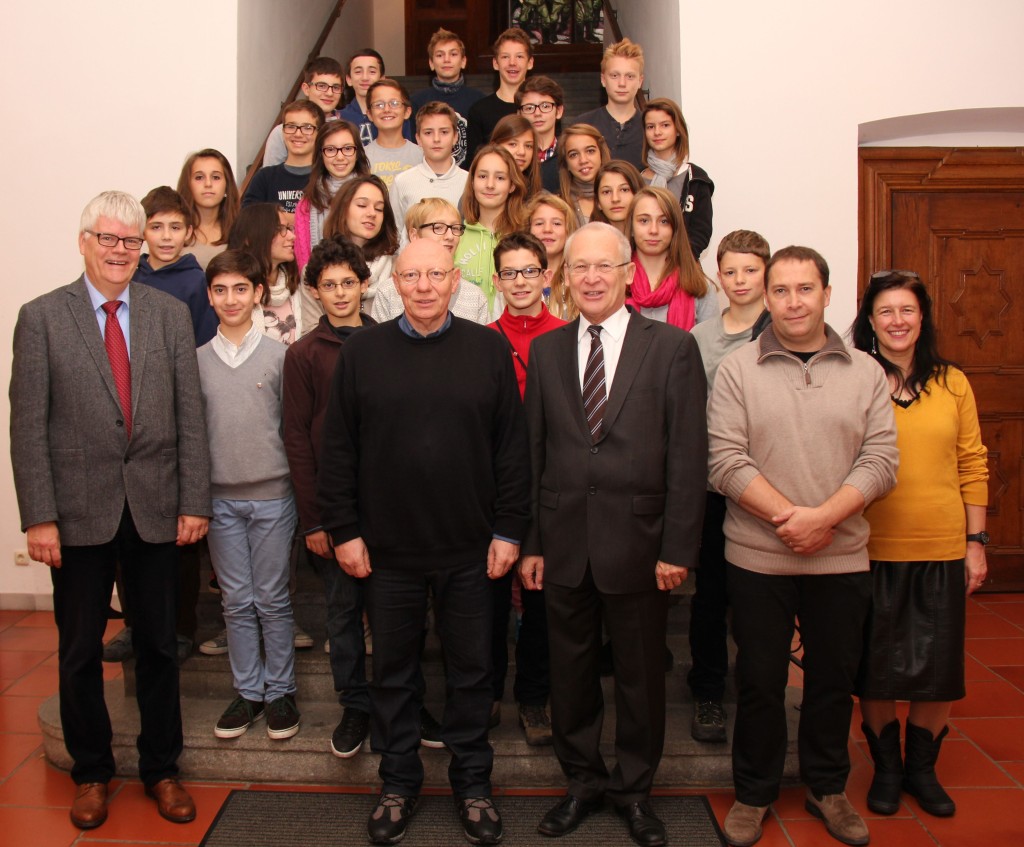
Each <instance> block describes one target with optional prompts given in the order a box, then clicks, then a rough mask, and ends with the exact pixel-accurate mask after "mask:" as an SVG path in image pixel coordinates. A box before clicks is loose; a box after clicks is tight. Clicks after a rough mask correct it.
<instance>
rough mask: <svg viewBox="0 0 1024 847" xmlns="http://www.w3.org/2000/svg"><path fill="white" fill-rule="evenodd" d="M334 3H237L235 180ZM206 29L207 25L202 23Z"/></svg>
mask: <svg viewBox="0 0 1024 847" xmlns="http://www.w3.org/2000/svg"><path fill="white" fill-rule="evenodd" d="M334 3H335V0H303V2H301V3H296V2H294V0H243V2H240V3H238V23H237V29H236V28H235V27H232V28H231V29H230V30H228V32H235V31H237V33H238V38H237V50H238V111H237V117H238V150H239V153H240V154H241V158H242V173H238V172H237V169H236V176H237V177H238V179H239V182H241V180H242V179H243V178H244V176H245V173H244V170H245V167H246V166H247V165H248V164H249V163H250V162H252V160H253V157H255V155H256V153H257V151H258V150H259V149H260V145H261V144H263V140H264V139H265V138H266V137H267V132H268V131H269V130H270V128H271V127H272V126H273V125H274V120H275V118H276V117H277V115H278V112H279V111H280V109H281V106H283V105H284V101H285V98H286V97H287V96H288V92H289V91H290V90H291V87H292V85H294V84H295V79H296V77H297V76H298V75H299V73H301V72H302V69H303V68H304V67H305V65H306V59H307V57H308V56H309V51H310V49H311V48H312V47H313V45H314V44H315V43H316V40H317V38H318V37H319V35H320V31H321V30H322V29H323V28H324V24H325V23H327V18H328V17H330V14H331V11H332V9H333V8H334ZM208 5H209V6H217V5H218V4H217V3H210V4H208ZM145 8H148V7H146V6H140V5H138V4H137V5H136V9H137V10H138V12H137V14H138V13H141V12H142V10H143V9H145ZM154 14H155V13H154ZM204 31H209V30H207V29H206V28H205V26H204ZM328 55H330V54H328ZM342 61H343V60H342Z"/></svg>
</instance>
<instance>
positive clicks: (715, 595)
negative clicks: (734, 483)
mask: <svg viewBox="0 0 1024 847" xmlns="http://www.w3.org/2000/svg"><path fill="white" fill-rule="evenodd" d="M705 504H706V505H705V508H704V529H703V532H702V533H701V539H700V567H698V568H697V571H696V591H695V592H694V594H693V597H692V598H691V600H690V658H691V660H692V662H693V663H692V665H691V667H690V672H689V673H688V674H687V676H686V682H687V684H688V685H689V686H690V691H691V692H692V693H693V699H694V700H715V701H721V699H722V697H723V696H725V677H726V675H727V674H728V673H729V651H728V646H727V643H726V639H727V637H728V627H727V625H726V619H725V616H726V612H727V611H728V608H729V592H728V590H727V587H726V578H725V532H724V531H723V529H722V525H723V523H724V522H725V496H724V495H722V494H718V493H717V492H715V491H709V492H708V493H707V499H706V500H705Z"/></svg>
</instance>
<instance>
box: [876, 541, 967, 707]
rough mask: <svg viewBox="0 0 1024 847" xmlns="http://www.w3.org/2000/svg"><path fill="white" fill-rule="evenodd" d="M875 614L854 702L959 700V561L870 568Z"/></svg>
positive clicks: (963, 600) (961, 570)
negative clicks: (858, 697) (860, 700)
mask: <svg viewBox="0 0 1024 847" xmlns="http://www.w3.org/2000/svg"><path fill="white" fill-rule="evenodd" d="M871 575H872V580H873V587H872V608H871V613H870V614H869V615H868V620H867V623H866V624H865V630H864V655H863V658H862V660H861V667H860V674H859V677H858V685H857V694H858V695H859V696H861V697H863V698H867V699H870V700H911V701H913V700H922V701H946V700H960V699H962V698H963V697H964V696H965V693H966V692H965V689H964V616H965V614H966V596H965V593H964V560H963V559H956V560H954V561H950V562H875V561H872V562H871Z"/></svg>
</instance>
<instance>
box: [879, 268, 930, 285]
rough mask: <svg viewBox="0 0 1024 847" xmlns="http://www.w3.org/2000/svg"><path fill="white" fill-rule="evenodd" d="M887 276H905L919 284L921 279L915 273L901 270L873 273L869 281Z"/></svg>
mask: <svg viewBox="0 0 1024 847" xmlns="http://www.w3.org/2000/svg"><path fill="white" fill-rule="evenodd" d="M887 276H905V277H909V278H910V279H916V280H918V282H920V280H921V277H920V276H918V274H917V271H901V270H887V271H875V272H874V273H873V274H871V279H872V280H876V279H884V278H885V277H887Z"/></svg>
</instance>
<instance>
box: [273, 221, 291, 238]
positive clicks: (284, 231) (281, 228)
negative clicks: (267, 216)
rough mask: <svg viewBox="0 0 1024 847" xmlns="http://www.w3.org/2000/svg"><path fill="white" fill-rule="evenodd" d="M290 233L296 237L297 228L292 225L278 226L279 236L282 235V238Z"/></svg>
mask: <svg viewBox="0 0 1024 847" xmlns="http://www.w3.org/2000/svg"><path fill="white" fill-rule="evenodd" d="M289 232H290V233H291V234H292V235H295V227H293V226H292V225H291V224H278V225H277V234H278V235H280V236H281V237H282V238H283V237H284V236H286V235H287V234H288V233H289Z"/></svg>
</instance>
